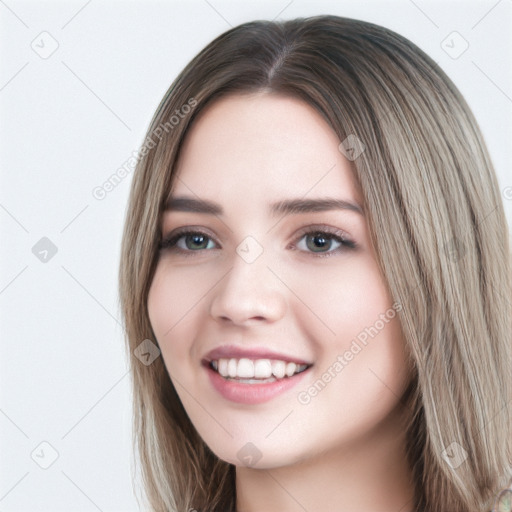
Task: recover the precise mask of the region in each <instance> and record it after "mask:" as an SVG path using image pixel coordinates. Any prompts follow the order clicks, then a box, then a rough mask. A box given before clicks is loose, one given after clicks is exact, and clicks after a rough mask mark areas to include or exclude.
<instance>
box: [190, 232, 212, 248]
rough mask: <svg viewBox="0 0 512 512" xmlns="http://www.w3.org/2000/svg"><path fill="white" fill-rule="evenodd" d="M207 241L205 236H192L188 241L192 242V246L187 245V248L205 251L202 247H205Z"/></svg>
mask: <svg viewBox="0 0 512 512" xmlns="http://www.w3.org/2000/svg"><path fill="white" fill-rule="evenodd" d="M205 240H206V237H205V236H203V235H190V236H189V237H188V239H187V241H191V243H190V244H188V243H187V248H188V249H204V247H202V246H204V242H205ZM206 245H208V244H206ZM198 246H199V247H198ZM205 247H206V246H205Z"/></svg>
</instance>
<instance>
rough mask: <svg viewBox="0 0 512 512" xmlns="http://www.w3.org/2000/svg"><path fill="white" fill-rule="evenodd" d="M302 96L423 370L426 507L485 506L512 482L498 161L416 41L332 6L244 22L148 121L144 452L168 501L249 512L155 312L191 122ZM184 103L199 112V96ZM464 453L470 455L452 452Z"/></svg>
mask: <svg viewBox="0 0 512 512" xmlns="http://www.w3.org/2000/svg"><path fill="white" fill-rule="evenodd" d="M257 91H260V92H261V91H266V92H268V93H271V94H273V93H278V94H284V95H288V96H293V97H296V98H300V99H302V100H303V101H305V102H307V103H308V104H310V105H312V106H313V107H314V108H316V109H317V111H318V112H320V113H321V114H322V115H323V117H324V118H325V120H326V122H327V123H328V124H329V125H330V126H331V127H332V129H333V130H334V131H335V132H336V133H337V135H338V137H339V140H340V142H341V141H344V140H345V139H346V138H347V137H349V136H353V137H357V139H358V140H360V141H362V142H363V144H364V146H365V151H364V152H363V153H362V154H361V155H360V156H359V157H358V158H357V159H355V160H354V161H353V170H354V174H355V177H356V179H357V182H358V184H359V186H360V188H361V191H362V194H363V198H364V207H365V211H366V212H367V214H368V223H369V229H370V235H371V238H372V242H373V244H374V246H375V248H376V252H377V255H378V261H379V264H380V266H381V269H382V273H383V275H384V276H385V279H386V281H387V283H388V286H389V290H390V293H391V296H392V297H393V298H394V300H395V301H398V302H400V303H401V304H402V310H401V311H400V313H399V318H400V322H401V325H402V329H403V332H404V336H405V339H406V343H407V346H408V349H409V351H410V354H411V358H412V362H413V365H414V378H413V382H412V384H411V388H410V390H409V393H408V396H407V402H406V404H405V405H406V406H407V407H408V408H409V412H410V414H409V418H410V419H409V422H408V424H407V425H406V428H407V438H408V445H407V450H408V457H409V461H410V465H411V470H412V473H413V477H414V481H415V503H414V507H415V508H414V510H415V511H417V512H420V511H433V512H482V511H484V510H489V509H490V508H491V507H492V498H493V496H494V495H495V494H496V493H497V492H498V490H499V489H500V488H503V487H505V486H506V485H507V483H508V480H509V479H510V476H511V468H510V466H511V463H510V460H511V458H512V457H511V456H512V453H511V439H512V430H511V416H510V414H511V397H512V380H511V379H512V377H511V372H510V368H511V361H512V356H511V344H510V339H511V334H510V333H511V332H512V329H511V328H512V320H511V319H512V311H511V307H512V306H511V301H512V299H511V296H512V294H511V277H512V273H511V258H510V244H509V238H508V230H507V224H506V219H505V215H504V211H503V207H502V204H501V199H500V194H499V189H498V186H497V181H496V177H495V174H494V170H493V166H492V163H491V159H490V157H489V155H488V152H487V149H486V146H485V143H484V141H483V138H482V135H481V133H480V131H479V128H478V125H477V123H476V121H475V119H474V117H473V115H472V113H471V111H470V110H469V108H468V106H467V104H466V102H465V100H464V99H463V98H462V96H461V94H460V93H459V91H458V90H457V89H456V87H455V86H454V85H453V83H452V82H451V81H450V79H449V78H448V77H447V76H446V75H445V73H444V72H443V71H442V70H441V69H440V68H439V67H438V66H437V64H436V63H435V62H434V61H433V60H432V59H431V58H429V57H428V56H427V55H426V54H425V53H423V52H422V51H421V50H420V49H419V48H417V47H416V46H415V45H414V44H413V43H411V42H410V41H409V40H407V39H405V38H404V37H402V36H400V35H398V34H396V33H394V32H392V31H390V30H388V29H386V28H383V27H380V26H377V25H374V24H371V23H367V22H362V21H358V20H353V19H346V18H340V17H336V16H317V17H312V18H305V19H295V20H290V21H284V22H269V21H258V22H252V23H246V24H243V25H240V26H238V27H235V28H233V29H231V30H229V31H227V32H225V33H224V34H222V35H221V36H219V37H218V38H217V39H215V40H214V41H213V42H211V43H210V44H209V45H208V46H207V47H206V48H204V50H202V51H201V52H200V53H199V54H198V55H197V56H196V57H195V58H194V59H193V60H192V61H191V62H190V63H189V64H188V65H187V66H186V68H185V69H184V70H183V71H182V72H181V73H180V75H179V76H178V77H177V79H176V80H175V81H174V83H173V84H172V85H171V86H170V88H169V90H168V92H167V93H166V95H165V97H164V98H163V100H162V102H161V103H160V105H159V107H158V109H157V111H156V113H155V115H154V117H153V120H152V121H151V124H150V127H149V129H148V133H147V138H146V140H145V142H144V145H143V151H141V158H140V161H139V162H138V165H137V167H136V170H135V172H134V176H133V182H132V188H131V194H130V199H129V205H128V210H127V215H126V224H125V229H124V236H123V243H122V254H121V265H120V274H119V279H120V299H121V306H122V313H123V316H124V322H125V327H126V338H127V350H128V352H129V357H130V365H131V373H132V385H133V406H134V430H133V432H134V449H135V451H137V452H138V457H139V458H140V462H141V468H142V477H143V484H144V491H145V495H146V499H147V501H148V503H149V505H148V506H149V507H150V508H151V509H152V510H155V511H169V510H175V511H179V512H183V511H188V510H189V509H196V510H198V511H201V512H205V511H217V512H227V511H234V510H235V509H236V490H235V473H234V471H235V469H234V466H232V465H230V464H228V463H226V462H224V461H222V460H219V459H218V458H217V457H216V456H215V455H214V454H213V453H212V452H211V451H210V450H209V448H208V446H206V444H205V443H204V442H203V441H202V439H201V438H200V437H199V435H198V434H197V432H196V430H195V428H194V426H193V425H192V423H191V422H190V420H189V418H188V416H187V414H186V412H185V410H184V408H183V406H182V404H181V402H180V400H179V398H178V395H177V393H176V391H175V389H174V387H173V384H172V382H171V380H170V378H169V374H168V373H167V370H166V368H165V365H164V362H163V360H162V358H161V357H158V358H157V359H156V360H154V361H153V362H152V363H151V364H150V365H146V364H143V363H142V362H141V360H140V359H139V358H138V357H136V353H135V352H134V351H135V350H136V349H137V347H138V346H139V345H140V344H141V342H143V340H146V339H149V340H152V342H153V343H155V344H157V343H158V342H157V340H156V338H155V336H154V333H153V331H152V328H151V324H150V321H149V317H148V310H147V297H148V290H149V287H150V285H151V281H152V278H153V275H154V270H155V266H156V264H157V259H158V250H157V247H158V242H159V236H160V235H159V227H160V221H161V215H162V212H163V207H164V204H165V200H166V198H167V196H168V194H169V192H170V190H171V188H172V185H173V175H174V166H175V162H176V160H177V157H178V155H179V150H180V147H181V145H182V142H183V139H184V137H185V136H186V134H187V131H188V130H189V129H190V126H191V125H192V123H193V121H194V119H195V118H196V117H197V115H198V113H199V112H201V111H202V109H204V107H205V106H206V105H207V104H209V103H211V102H212V101H215V99H216V98H219V97H221V96H225V95H228V94H231V93H242V94H243V93H251V92H257ZM185 107H186V108H185ZM454 451H455V452H456V454H457V457H458V459H459V462H460V460H461V459H463V461H462V462H461V463H460V464H450V457H453V454H454Z"/></svg>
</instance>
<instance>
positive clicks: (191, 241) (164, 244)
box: [158, 230, 215, 253]
mask: <svg viewBox="0 0 512 512" xmlns="http://www.w3.org/2000/svg"><path fill="white" fill-rule="evenodd" d="M158 247H159V249H160V250H163V249H170V250H177V251H179V252H183V253H186V252H198V251H202V250H204V249H214V248H215V243H214V242H213V240H212V238H211V237H210V236H209V235H208V234H206V233H203V232H202V231H192V230H181V231H178V232H176V233H173V234H172V235H170V236H168V237H167V238H165V239H164V240H162V241H161V242H160V244H159V246H158Z"/></svg>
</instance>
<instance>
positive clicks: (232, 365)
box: [211, 357, 307, 380]
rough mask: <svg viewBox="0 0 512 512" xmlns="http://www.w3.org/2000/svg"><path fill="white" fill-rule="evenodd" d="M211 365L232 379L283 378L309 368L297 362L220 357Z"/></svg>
mask: <svg viewBox="0 0 512 512" xmlns="http://www.w3.org/2000/svg"><path fill="white" fill-rule="evenodd" d="M211 367H212V368H213V369H214V370H216V371H217V372H218V373H219V374H220V375H222V376H223V377H226V378H228V377H229V378H231V379H248V380H251V379H261V380H265V379H270V378H273V377H275V378H276V379H283V378H284V377H285V376H286V377H292V376H293V375H295V374H296V373H300V372H302V371H304V370H305V369H306V368H307V365H306V364H296V363H291V362H286V361H277V360H270V359H256V360H254V361H253V360H252V359H248V358H246V357H242V358H241V359H234V358H231V359H218V360H216V361H212V362H211Z"/></svg>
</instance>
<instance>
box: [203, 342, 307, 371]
mask: <svg viewBox="0 0 512 512" xmlns="http://www.w3.org/2000/svg"><path fill="white" fill-rule="evenodd" d="M244 357H245V358H247V359H276V360H279V361H287V362H292V363H297V364H307V365H308V366H310V365H311V364H312V363H310V362H309V361H306V360H305V359H302V358H300V357H296V356H292V355H290V354H284V353H282V352H274V351H273V350H269V349H266V348H264V347H238V346H236V345H222V346H220V347H217V348H214V349H213V350H210V352H208V353H207V354H206V355H205V356H204V361H205V362H206V363H210V362H211V361H216V360H218V359H231V358H233V359H242V358H244Z"/></svg>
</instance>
